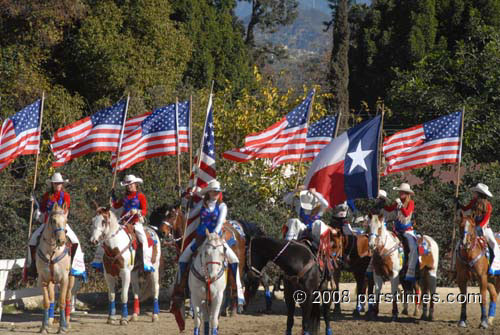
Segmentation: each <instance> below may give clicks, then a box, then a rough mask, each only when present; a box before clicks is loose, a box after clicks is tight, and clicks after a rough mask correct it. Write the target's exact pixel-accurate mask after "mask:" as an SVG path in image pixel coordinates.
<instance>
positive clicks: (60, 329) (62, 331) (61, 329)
mask: <svg viewBox="0 0 500 335" xmlns="http://www.w3.org/2000/svg"><path fill="white" fill-rule="evenodd" d="M67 331H68V329H66V328H64V327H60V328H59V330H58V331H57V333H58V334H66V333H67Z"/></svg>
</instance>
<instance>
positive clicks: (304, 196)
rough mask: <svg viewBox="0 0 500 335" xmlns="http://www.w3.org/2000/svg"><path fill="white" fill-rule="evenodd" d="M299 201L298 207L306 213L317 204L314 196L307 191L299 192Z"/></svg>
mask: <svg viewBox="0 0 500 335" xmlns="http://www.w3.org/2000/svg"><path fill="white" fill-rule="evenodd" d="M299 199H300V207H302V208H304V209H305V210H308V211H310V210H312V209H313V208H314V207H316V205H317V203H318V200H317V199H316V196H315V195H314V194H312V193H311V192H310V191H308V190H304V191H300V193H299Z"/></svg>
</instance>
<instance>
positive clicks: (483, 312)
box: [481, 304, 486, 321]
mask: <svg viewBox="0 0 500 335" xmlns="http://www.w3.org/2000/svg"><path fill="white" fill-rule="evenodd" d="M484 319H486V306H484V305H483V304H481V321H482V320H484Z"/></svg>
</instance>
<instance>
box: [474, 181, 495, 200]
mask: <svg viewBox="0 0 500 335" xmlns="http://www.w3.org/2000/svg"><path fill="white" fill-rule="evenodd" d="M470 190H471V191H474V192H479V193H482V194H485V195H487V196H488V197H490V198H492V197H493V194H491V192H490V190H489V189H488V186H487V185H485V184H483V183H478V184H477V185H476V186H474V187H472V188H471V189H470Z"/></svg>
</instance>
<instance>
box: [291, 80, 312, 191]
mask: <svg viewBox="0 0 500 335" xmlns="http://www.w3.org/2000/svg"><path fill="white" fill-rule="evenodd" d="M315 96H316V89H313V96H312V98H311V103H310V104H309V110H308V111H307V118H306V141H307V130H309V120H310V119H311V114H312V111H313V104H314V97H315ZM303 154H304V150H302V152H301V153H300V159H299V170H298V172H297V180H296V181H295V188H294V189H295V190H296V189H297V187H298V186H299V180H300V175H301V173H300V172H301V170H302V160H303Z"/></svg>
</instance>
